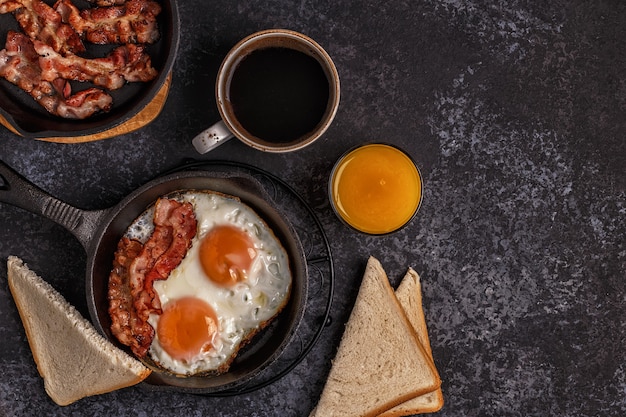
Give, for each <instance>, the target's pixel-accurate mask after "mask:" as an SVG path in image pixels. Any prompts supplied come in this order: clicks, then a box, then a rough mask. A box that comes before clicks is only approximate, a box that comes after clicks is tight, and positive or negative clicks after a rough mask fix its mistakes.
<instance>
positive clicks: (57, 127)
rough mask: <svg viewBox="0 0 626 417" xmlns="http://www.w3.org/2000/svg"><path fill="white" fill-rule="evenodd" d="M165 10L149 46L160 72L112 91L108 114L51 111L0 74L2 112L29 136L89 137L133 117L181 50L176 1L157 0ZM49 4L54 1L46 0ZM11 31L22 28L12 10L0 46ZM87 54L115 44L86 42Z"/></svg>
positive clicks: (1, 22)
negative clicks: (76, 116)
mask: <svg viewBox="0 0 626 417" xmlns="http://www.w3.org/2000/svg"><path fill="white" fill-rule="evenodd" d="M158 2H159V3H160V4H161V7H162V11H161V13H160V14H159V16H157V19H158V24H159V28H160V34H161V37H160V39H159V41H158V42H156V43H155V44H153V45H150V46H148V48H147V51H148V53H149V54H150V57H151V59H152V65H153V66H154V68H156V69H157V70H158V71H159V75H158V76H157V77H156V78H155V79H154V80H152V81H150V82H147V83H127V84H126V85H125V86H124V87H122V88H120V89H119V90H115V91H109V94H111V96H112V97H113V106H112V108H111V110H110V111H109V112H107V113H101V114H96V115H94V116H92V117H90V118H87V119H84V120H69V119H63V118H60V117H57V116H53V115H51V114H49V113H48V112H47V111H46V110H45V109H44V108H43V107H41V106H40V105H39V104H38V103H36V102H35V100H34V99H33V98H32V97H31V96H30V95H28V94H27V93H25V92H24V91H22V90H20V88H19V87H17V86H14V85H13V84H11V83H9V82H8V81H7V80H5V79H4V78H2V77H0V115H2V116H4V118H5V119H6V120H7V122H8V123H9V124H10V125H11V126H12V127H13V128H15V130H16V131H17V132H18V133H19V134H20V135H21V136H25V137H30V138H46V137H74V136H87V135H92V134H95V133H99V132H104V131H106V130H109V129H111V128H113V127H115V126H118V125H120V124H122V123H124V122H126V121H127V120H129V119H131V118H132V117H133V116H135V115H136V114H137V113H139V112H140V111H141V110H143V108H144V107H146V106H147V105H148V104H149V103H150V102H151V101H152V99H153V98H154V96H155V95H156V94H157V93H158V92H159V90H160V89H161V87H162V86H163V85H164V83H165V81H166V80H167V77H168V75H169V73H170V71H171V70H172V66H173V65H174V60H175V58H176V53H177V51H178V44H179V36H180V19H179V16H178V8H177V6H176V0H158ZM46 3H48V4H53V3H54V2H51V1H46ZM74 3H75V4H76V5H77V6H78V7H86V5H87V4H89V3H87V2H86V1H84V0H74ZM9 30H15V31H20V30H21V29H20V27H19V25H18V24H17V22H16V20H15V17H13V15H12V14H11V13H9V14H0V49H4V45H5V43H6V35H7V32H8V31H9ZM85 46H86V48H87V51H86V52H85V54H84V56H91V57H96V56H105V55H106V54H107V53H108V52H109V51H110V50H111V49H113V48H114V47H115V46H116V45H93V44H89V43H88V42H85ZM72 86H73V91H79V90H83V89H85V88H86V87H87V86H88V83H75V82H72Z"/></svg>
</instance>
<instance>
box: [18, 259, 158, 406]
mask: <svg viewBox="0 0 626 417" xmlns="http://www.w3.org/2000/svg"><path fill="white" fill-rule="evenodd" d="M7 268H8V281H9V289H10V290H11V294H13V298H14V300H15V304H16V305H17V309H18V311H19V314H20V317H21V319H22V323H23V324H24V329H25V330H26V337H27V338H28V343H29V345H30V348H31V351H32V353H33V358H34V359H35V363H36V364H37V369H38V371H39V374H40V375H41V376H42V378H43V379H44V387H45V390H46V392H47V393H48V395H49V396H50V398H52V400H53V401H54V402H55V403H57V404H58V405H68V404H71V403H73V402H75V401H77V400H79V399H81V398H84V397H87V396H90V395H96V394H103V393H105V392H110V391H113V390H116V389H120V388H124V387H128V386H131V385H134V384H137V383H139V382H141V381H143V380H144V379H145V378H147V377H148V375H150V372H151V371H150V369H148V368H147V367H145V366H144V365H143V364H142V363H141V362H139V361H138V360H136V359H135V358H133V357H132V356H130V355H128V354H127V353H125V352H124V351H122V350H120V349H118V348H117V347H115V346H114V345H113V344H112V343H111V342H109V341H108V340H106V339H105V338H104V337H103V336H102V335H100V334H99V333H98V332H97V331H96V329H95V328H94V327H93V326H92V324H91V323H90V322H89V321H87V320H86V319H85V318H83V317H82V316H81V314H80V313H79V312H78V311H77V310H76V309H75V308H74V307H73V306H72V305H71V304H69V303H68V302H67V301H66V300H65V299H64V298H63V296H62V295H61V294H59V293H58V292H57V291H56V290H55V289H54V288H53V287H52V286H51V285H50V284H48V283H47V282H45V281H44V280H42V279H41V278H40V277H39V276H37V274H35V272H33V271H31V270H30V269H29V268H28V266H27V265H26V264H24V262H22V260H20V259H19V258H17V257H15V256H11V257H9V259H8V261H7Z"/></svg>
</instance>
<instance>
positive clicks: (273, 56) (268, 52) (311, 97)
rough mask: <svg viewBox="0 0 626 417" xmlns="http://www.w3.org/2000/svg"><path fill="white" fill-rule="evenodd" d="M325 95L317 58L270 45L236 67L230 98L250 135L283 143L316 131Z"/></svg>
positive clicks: (246, 58) (236, 114) (322, 76)
mask: <svg viewBox="0 0 626 417" xmlns="http://www.w3.org/2000/svg"><path fill="white" fill-rule="evenodd" d="M328 94H329V88H328V80H327V78H326V75H325V74H324V70H323V69H322V67H321V65H320V64H319V62H317V60H315V59H314V58H312V57H310V56H309V55H306V54H305V53H303V52H299V51H296V50H293V49H288V48H279V47H277V48H274V47H269V48H265V49H259V50H256V51H254V52H252V53H250V54H249V55H248V56H246V57H245V58H244V59H243V60H242V61H241V63H239V66H238V67H237V68H236V69H235V72H234V74H233V77H232V80H231V84H230V89H229V97H228V98H229V100H230V102H231V104H232V106H233V110H234V112H235V116H236V118H237V119H238V120H239V123H241V125H242V126H243V127H244V128H245V129H246V130H247V131H248V132H250V133H251V134H253V135H254V136H256V137H258V138H260V139H263V140H265V141H268V142H275V143H286V142H291V141H294V140H296V139H298V138H299V137H301V136H302V135H304V134H306V133H308V132H311V131H312V130H313V129H315V127H316V126H317V124H318V123H319V122H320V120H321V119H322V116H323V115H324V112H325V110H326V105H327V103H328Z"/></svg>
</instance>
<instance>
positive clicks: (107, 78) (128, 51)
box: [34, 41, 158, 90]
mask: <svg viewBox="0 0 626 417" xmlns="http://www.w3.org/2000/svg"><path fill="white" fill-rule="evenodd" d="M34 45H35V50H36V51H37V53H38V54H39V56H40V58H39V65H40V67H41V70H42V74H41V76H42V78H43V79H44V80H46V81H52V80H54V79H56V78H64V79H67V80H74V81H90V82H92V83H93V84H95V85H97V86H101V87H104V88H107V89H109V90H116V89H118V88H120V87H122V86H123V85H124V83H125V82H126V81H128V82H135V81H143V82H145V81H150V80H152V79H154V78H155V77H156V76H157V75H158V72H157V70H156V69H154V68H153V67H152V64H151V60H150V56H149V55H148V54H147V53H145V51H144V49H145V48H144V47H143V46H142V45H135V44H128V45H122V46H119V47H117V48H115V49H114V50H113V51H112V52H111V53H110V54H109V55H107V56H106V57H104V58H93V59H87V58H82V57H80V56H77V55H66V56H63V55H61V54H59V53H57V52H55V51H54V50H53V49H52V48H51V47H49V46H48V45H46V44H44V43H42V42H37V41H35V43H34Z"/></svg>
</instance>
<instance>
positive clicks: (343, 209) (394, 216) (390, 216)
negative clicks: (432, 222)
mask: <svg viewBox="0 0 626 417" xmlns="http://www.w3.org/2000/svg"><path fill="white" fill-rule="evenodd" d="M329 194H330V201H331V204H332V206H333V209H334V210H335V213H337V215H338V216H339V218H340V219H341V220H343V221H344V222H345V223H346V224H348V225H349V226H351V227H352V228H354V229H356V230H358V231H360V232H363V233H367V234H371V235H384V234H387V233H391V232H394V231H396V230H398V229H400V228H402V227H403V226H404V225H406V224H407V223H408V222H409V221H410V220H411V219H412V218H413V217H414V216H415V214H416V213H417V210H418V209H419V206H420V204H421V202H422V176H421V174H420V171H419V169H418V168H417V165H416V164H415V162H413V160H412V159H411V157H410V156H409V155H407V154H406V153H405V152H404V151H402V150H400V149H399V148H397V147H396V146H393V145H387V144H383V143H371V144H367V145H363V146H359V147H357V148H354V149H352V150H350V151H348V152H347V153H346V154H344V155H343V156H342V157H341V158H339V160H338V161H337V163H336V164H335V166H334V168H333V170H332V172H331V174H330V181H329Z"/></svg>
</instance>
